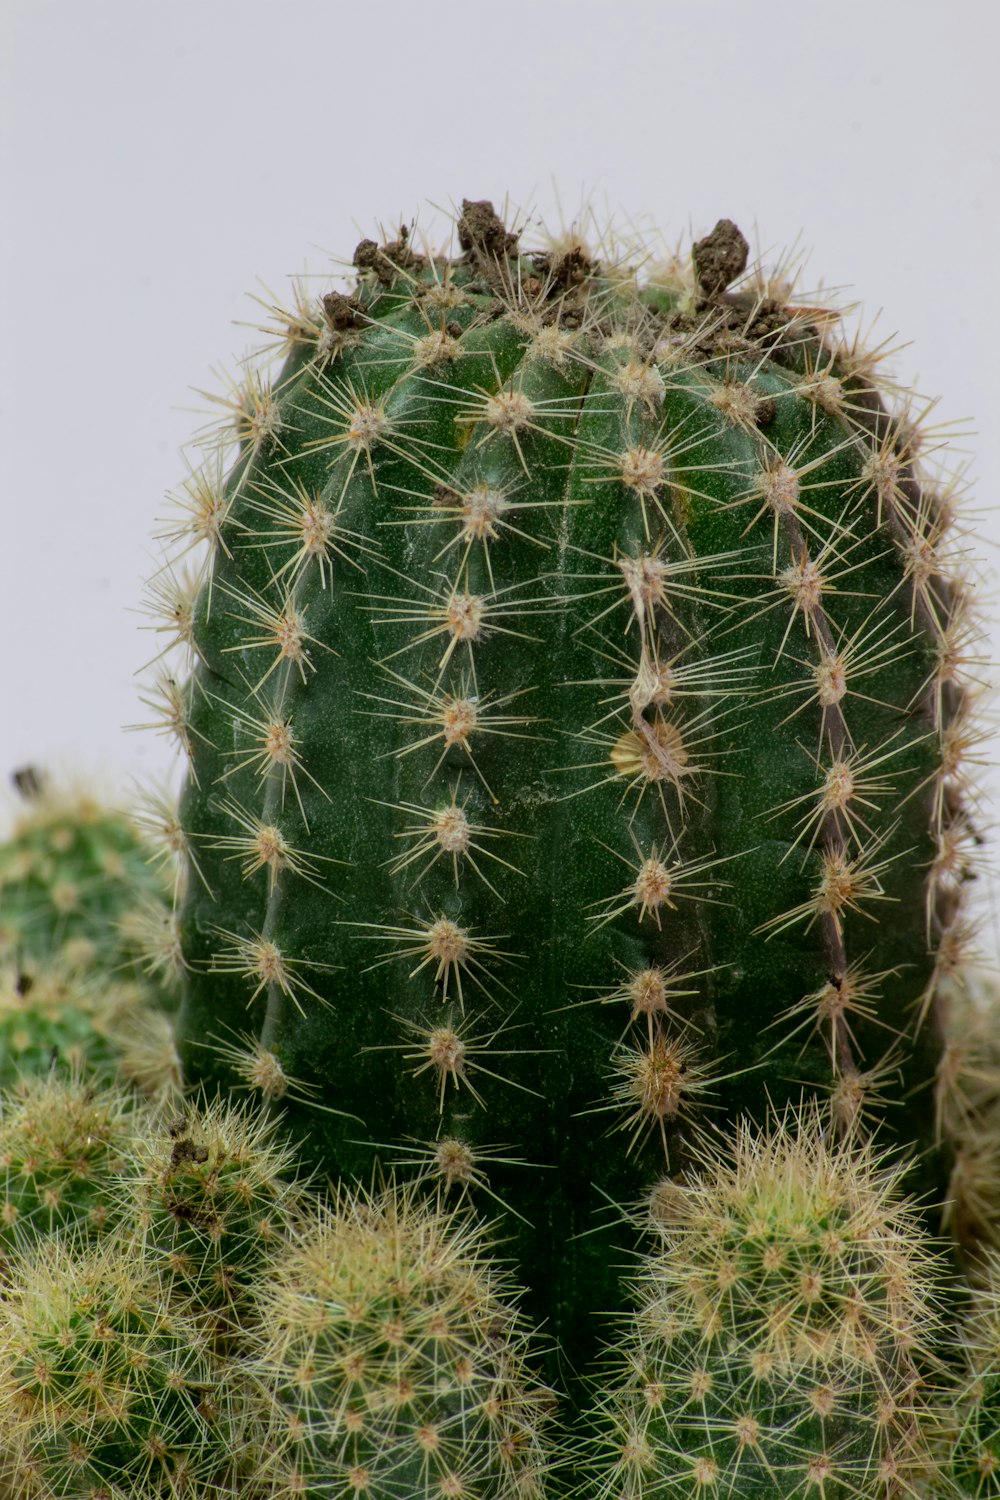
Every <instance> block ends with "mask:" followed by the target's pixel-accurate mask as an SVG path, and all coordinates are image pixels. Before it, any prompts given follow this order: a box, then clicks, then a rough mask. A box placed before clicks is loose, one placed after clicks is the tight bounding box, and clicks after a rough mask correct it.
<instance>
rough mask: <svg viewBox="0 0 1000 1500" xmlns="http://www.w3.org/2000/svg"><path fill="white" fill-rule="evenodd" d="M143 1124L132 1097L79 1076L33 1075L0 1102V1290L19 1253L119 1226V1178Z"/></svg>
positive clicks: (93, 1235)
mask: <svg viewBox="0 0 1000 1500" xmlns="http://www.w3.org/2000/svg"><path fill="white" fill-rule="evenodd" d="M140 1119H141V1109H140V1107H139V1106H138V1105H137V1102H136V1099H135V1096H134V1095H133V1094H132V1093H131V1092H130V1091H129V1090H127V1089H124V1088H121V1087H114V1086H111V1087H101V1086H100V1085H99V1084H97V1083H95V1082H93V1081H91V1080H89V1079H86V1078H83V1077H79V1076H77V1077H72V1076H70V1077H63V1076H60V1075H57V1074H54V1073H53V1074H51V1075H50V1076H48V1077H43V1076H38V1077H31V1076H30V1075H29V1076H28V1077H26V1078H24V1079H23V1080H22V1081H21V1083H20V1085H19V1086H18V1088H17V1089H16V1090H11V1091H10V1092H9V1093H7V1094H5V1095H4V1096H2V1097H0V1284H2V1283H3V1281H4V1280H5V1279H7V1274H6V1273H7V1271H8V1261H9V1258H10V1256H11V1254H12V1253H13V1252H15V1251H16V1250H18V1249H20V1248H24V1247H27V1246H30V1245H32V1244H35V1243H37V1242H38V1241H40V1240H43V1239H48V1238H50V1237H51V1236H53V1235H55V1234H67V1233H70V1232H74V1231H75V1232H77V1234H78V1235H79V1236H80V1237H87V1236H89V1237H100V1236H102V1235H105V1234H107V1233H108V1232H109V1231H110V1230H111V1229H113V1228H114V1227H116V1226H117V1224H118V1223H119V1221H120V1218H121V1209H120V1198H121V1192H120V1176H121V1172H122V1169H123V1166H124V1162H125V1159H126V1155H127V1152H128V1150H129V1148H130V1146H131V1144H132V1138H133V1135H134V1133H135V1131H136V1130H137V1129H138V1128H140V1124H139V1122H140Z"/></svg>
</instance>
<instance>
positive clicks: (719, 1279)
mask: <svg viewBox="0 0 1000 1500" xmlns="http://www.w3.org/2000/svg"><path fill="white" fill-rule="evenodd" d="M899 1179H900V1170H899V1168H898V1167H896V1168H892V1167H888V1166H887V1165H886V1164H885V1162H884V1161H880V1160H879V1159H878V1157H877V1155H876V1154H875V1153H874V1151H873V1150H872V1148H871V1146H870V1144H867V1143H866V1144H861V1145H859V1144H857V1143H856V1142H854V1141H850V1140H848V1141H843V1142H840V1143H832V1142H831V1140H830V1138H829V1136H828V1134H827V1133H826V1132H824V1129H823V1124H822V1121H821V1119H820V1117H819V1116H818V1114H817V1113H816V1112H815V1110H813V1111H806V1112H805V1113H804V1115H801V1116H800V1117H798V1118H795V1117H789V1118H786V1119H783V1120H782V1121H780V1122H777V1123H775V1124H773V1125H772V1126H771V1127H770V1129H769V1130H767V1131H766V1132H761V1131H758V1130H757V1129H756V1127H754V1126H752V1125H750V1124H748V1123H744V1124H743V1125H742V1126H741V1128H740V1130H739V1133H738V1135H737V1138H736V1140H735V1143H734V1149H733V1152H732V1157H731V1159H714V1158H713V1159H710V1158H709V1157H708V1155H707V1153H706V1161H705V1163H704V1166H703V1169H702V1171H701V1172H700V1173H698V1174H696V1175H695V1174H693V1175H692V1177H691V1179H690V1180H689V1181H688V1182H686V1183H685V1184H684V1185H683V1186H679V1185H677V1184H675V1183H673V1182H667V1183H666V1184H664V1186H663V1187H662V1189H661V1190H660V1191H658V1192H654V1195H653V1199H652V1205H651V1206H652V1217H653V1221H654V1223H655V1227H656V1230H657V1233H658V1240H659V1243H658V1245H657V1246H656V1248H655V1249H654V1250H653V1251H652V1253H651V1254H650V1255H648V1256H647V1257H646V1258H645V1259H644V1262H643V1265H642V1270H641V1273H640V1276H639V1277H638V1293H639V1296H638V1302H639V1305H638V1310H637V1312H636V1313H635V1315H634V1318H633V1319H632V1321H631V1323H630V1324H629V1325H627V1326H626V1327H625V1328H623V1329H622V1332H621V1338H620V1341H619V1348H617V1349H616V1350H615V1351H614V1353H613V1355H612V1358H611V1360H610V1363H609V1368H608V1370H607V1372H606V1373H605V1375H604V1377H603V1381H602V1384H603V1387H604V1389H605V1390H606V1391H607V1392H608V1394H607V1396H606V1397H605V1400H604V1402H603V1412H602V1416H603V1419H604V1423H605V1429H604V1432H603V1434H602V1437H603V1446H604V1451H603V1454H602V1456H601V1457H600V1458H597V1459H596V1460H595V1459H594V1457H593V1455H591V1459H590V1464H591V1467H592V1473H591V1478H592V1481H593V1489H592V1491H591V1493H594V1494H597V1495H603V1496H614V1497H616V1500H617V1497H624V1496H628V1497H629V1500H652V1497H654V1496H655V1497H656V1500H673V1497H675V1496H676V1497H678V1500H680V1497H682V1496H684V1497H687V1496H690V1495H692V1494H702V1493H705V1494H713V1495H714V1494H720V1495H737V1494H738V1495H739V1496H741V1497H745V1500H750V1497H755V1496H760V1497H761V1500H765V1497H766V1500H781V1497H783V1496H788V1497H791V1496H793V1495H794V1496H798V1495H804V1494H811V1493H814V1492H815V1493H817V1494H820V1495H823V1496H824V1497H825V1500H841V1497H843V1500H847V1497H854V1496H865V1497H871V1500H875V1497H882V1496H884V1497H889V1496H895V1495H911V1494H917V1493H919V1494H926V1493H929V1491H928V1490H927V1488H926V1486H927V1485H928V1484H929V1483H932V1482H935V1483H938V1484H940V1483H941V1479H942V1475H941V1462H940V1451H939V1447H940V1439H941V1433H942V1430H943V1416H944V1412H945V1405H944V1403H943V1401H942V1395H941V1390H942V1387H941V1385H940V1383H939V1381H938V1376H939V1371H938V1369H936V1367H935V1363H936V1362H935V1359H934V1355H933V1352H932V1351H933V1350H934V1348H935V1346H940V1341H941V1330H940V1319H939V1314H938V1311H937V1308H936V1306H935V1303H936V1300H937V1298H938V1297H939V1296H940V1293H941V1288H942V1284H943V1282H942V1274H941V1273H942V1267H941V1265H940V1263H939V1262H938V1260H937V1259H936V1257H935V1256H934V1254H933V1253H932V1252H931V1250H930V1248H929V1247H928V1245H927V1243H926V1241H925V1237H924V1235H923V1233H922V1231H921V1228H920V1225H919V1221H918V1220H917V1218H916V1215H915V1214H914V1213H913V1211H912V1207H911V1206H910V1205H908V1204H906V1203H905V1202H904V1201H903V1200H902V1198H901V1196H900V1194H899V1191H898V1189H899ZM932 1377H933V1378H932ZM593 1447H594V1448H595V1449H597V1450H598V1451H600V1447H601V1444H600V1442H599V1441H595V1442H594V1444H593Z"/></svg>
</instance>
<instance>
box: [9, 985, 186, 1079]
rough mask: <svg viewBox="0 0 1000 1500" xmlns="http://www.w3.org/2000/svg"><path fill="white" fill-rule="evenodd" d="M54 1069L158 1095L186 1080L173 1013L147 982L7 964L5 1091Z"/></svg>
mask: <svg viewBox="0 0 1000 1500" xmlns="http://www.w3.org/2000/svg"><path fill="white" fill-rule="evenodd" d="M53 1067H59V1068H61V1069H63V1070H64V1071H66V1072H67V1073H69V1074H71V1075H72V1074H80V1073H86V1074H87V1076H88V1077H91V1078H95V1077H100V1078H103V1079H104V1080H106V1081H110V1080H111V1079H113V1078H116V1077H117V1078H119V1079H121V1080H123V1081H125V1082H128V1083H130V1084H133V1085H134V1086H135V1087H136V1088H138V1089H139V1091H140V1092H141V1093H144V1094H146V1095H148V1096H149V1097H151V1098H166V1097H169V1096H170V1094H172V1093H176V1092H177V1090H178V1089H179V1086H180V1064H179V1061H178V1059H177V1053H176V1048H175V1046H174V1038H173V1029H172V1027H171V1024H170V1019H169V1017H168V1016H167V1015H165V1014H164V1013H163V1012H162V1011H161V1010H159V1009H157V1008H155V1007H154V1006H153V1005H152V1004H151V1003H150V997H149V994H148V992H147V991H146V990H145V989H144V988H143V987H141V986H139V985H137V984H135V983H134V982H133V981H128V982H124V983H123V982H122V981H119V980H114V979H109V978H107V977H106V976H104V975H100V974H98V973H96V972H94V971H92V970H83V971H78V970H76V969H74V968H73V967H72V966H70V967H68V968H67V967H65V966H64V965H62V964H58V963H51V962H49V963H45V962H42V963H38V964H32V963H28V964H23V963H18V964H15V965H8V966H6V967H4V966H0V1089H5V1088H13V1087H14V1086H15V1085H16V1084H17V1083H18V1082H19V1080H21V1079H23V1078H26V1077H29V1076H36V1075H38V1074H45V1073H48V1072H49V1071H50V1070H51V1069H52V1068H53Z"/></svg>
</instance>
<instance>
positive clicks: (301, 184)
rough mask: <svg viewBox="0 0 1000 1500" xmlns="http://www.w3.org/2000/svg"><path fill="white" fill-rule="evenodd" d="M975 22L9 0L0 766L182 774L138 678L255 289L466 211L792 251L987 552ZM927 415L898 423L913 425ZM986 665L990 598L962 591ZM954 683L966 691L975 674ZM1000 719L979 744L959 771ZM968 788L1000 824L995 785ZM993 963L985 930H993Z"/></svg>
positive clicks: (794, 3) (891, 8) (985, 84)
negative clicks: (170, 535) (191, 464)
mask: <svg viewBox="0 0 1000 1500" xmlns="http://www.w3.org/2000/svg"><path fill="white" fill-rule="evenodd" d="M998 16H1000V8H998V7H997V6H996V5H995V4H991V3H987V0H948V3H946V4H945V3H941V0H837V3H836V4H835V5H819V4H813V3H810V0H756V3H746V4H744V3H739V0H683V3H679V0H658V3H657V0H606V3H603V0H602V3H597V0H530V3H529V0H489V3H486V0H419V3H416V0H378V3H377V4H372V5H368V6H365V5H357V4H354V5H346V4H340V3H337V0H327V3H308V0H281V3H280V4H274V3H267V4H264V3H261V0H169V3H159V0H0V19H2V43H0V45H2V77H0V99H2V103H0V111H2V166H0V171H2V181H0V223H2V229H0V233H2V261H0V344H2V354H0V370H2V373H0V466H2V468H0V483H2V488H0V508H2V527H0V601H2V630H0V689H2V691H0V775H2V776H3V778H4V779H6V777H7V774H8V772H9V771H10V770H12V769H13V768H14V767H17V766H20V765H22V764H24V763H26V762H32V763H36V764H37V763H41V764H46V763H48V764H55V765H57V766H60V767H64V768H67V767H70V768H77V767H78V768H83V769H89V770H92V771H95V772H100V773H102V774H103V775H104V778H105V781H106V782H108V783H110V784H111V785H114V784H115V783H118V784H122V785H124V784H125V783H126V782H127V781H128V779H129V778H131V777H132V776H137V777H139V778H140V779H148V778H149V777H151V776H157V775H158V776H161V777H162V776H167V777H170V776H173V777H174V779H175V780H176V774H177V771H176V762H175V757H174V754H173V751H172V749H171V746H170V744H169V743H168V741H167V740H166V739H164V738H161V737H157V736H156V735H155V734H150V733H145V734H130V733H126V732H124V730H123V726H124V725H126V724H130V723H134V722H137V721H142V720H143V719H144V718H148V717H149V713H148V710H146V709H145V708H144V706H143V704H142V703H141V701H140V692H141V681H142V678H141V676H138V677H137V676H136V670H137V668H139V667H141V666H142V664H143V663H144V662H146V661H148V660H149V658H150V657H152V656H154V655H155V653H156V651H157V649H158V645H157V638H156V636H155V635H153V634H152V633H150V632H149V631H148V630H146V631H145V632H144V631H143V628H142V627H143V626H144V625H145V626H148V625H149V623H150V622H149V620H148V618H146V617H144V616H143V615H142V613H141V612H140V611H141V603H142V581H143V580H144V579H145V578H146V577H148V576H149V574H150V573H151V572H152V571H153V570H154V569H155V568H156V567H157V566H158V564H159V561H160V559H159V556H158V550H157V544H156V543H155V542H154V541H153V537H154V534H155V532H156V531H157V529H158V525H157V518H158V517H162V516H163V515H164V513H165V511H166V509H167V507H166V505H165V499H164V497H165V495H166V494H167V492H168V491H172V490H176V489H177V488H178V486H179V484H180V483H181V481H182V480H183V478H184V476H185V473H186V472H187V470H186V467H185V462H184V458H183V456H182V451H181V449H182V445H183V444H184V443H186V442H187V441H188V440H189V439H190V437H191V435H192V433H193V432H194V430H195V429H196V428H197V427H198V426H199V425H201V424H202V423H203V422H204V421H205V420H206V413H207V412H208V411H209V410H210V402H209V401H208V400H207V398H206V397H205V396H204V395H200V394H199V393H198V392H199V391H216V392H218V391H221V390H224V389H225V383H226V379H227V377H228V376H229V375H231V374H232V373H233V372H234V371H235V370H236V369H237V366H238V361H239V359H240V358H241V357H243V356H245V355H246V354H247V353H248V352H249V351H250V350H251V349H252V348H253V347H254V345H255V343H256V342H258V341H259V336H257V335H255V334H254V333H253V331H252V330H251V329H250V328H248V327H246V326H244V325H245V324H248V323H253V322H254V321H256V320H257V319H258V318H259V316H260V312H261V310H260V308H259V306H258V305H257V304H255V303H254V302H253V301H252V300H250V299H249V297H248V295H247V294H248V293H256V294H257V295H259V296H262V297H264V298H265V300H267V294H266V293H265V290H264V288H267V289H268V290H269V291H270V293H273V294H274V296H275V297H277V298H278V299H280V300H285V299H287V297H288V295H289V289H290V282H289V277H290V276H291V275H293V274H296V273H302V272H308V273H309V274H310V275H312V276H314V277H315V278H316V279H315V281H314V282H312V283H311V285H314V286H315V287H316V289H317V291H322V290H325V289H326V288H327V287H328V286H329V285H330V284H331V283H330V282H329V281H328V280H325V279H324V278H325V277H327V276H328V275H329V274H332V273H335V271H336V267H335V266H333V264H332V257H334V256H341V257H344V258H346V259H347V260H349V259H350V256H351V253H352V251H353V248H354V245H355V244H356V242H357V240H358V239H359V238H361V237H362V235H368V234H372V235H377V233H378V226H380V225H382V226H385V227H386V228H388V229H394V228H395V226H396V225H397V224H398V223H399V222H400V220H401V219H407V220H409V219H411V218H412V217H413V216H414V214H419V220H420V223H421V224H422V225H423V226H424V227H425V228H427V229H433V226H434V223H435V210H434V208H433V206H432V205H438V206H440V207H443V208H444V209H447V208H448V207H449V206H450V205H454V204H458V203H460V202H461V200H462V198H463V197H470V198H492V199H494V201H495V202H496V203H497V204H498V206H499V205H500V204H501V203H503V202H507V203H508V204H509V205H511V207H513V208H517V209H520V210H522V211H523V212H525V213H527V212H528V211H531V212H533V213H535V214H536V215H538V216H540V217H541V218H542V219H544V220H545V221H546V222H548V223H554V224H558V223H559V221H560V216H561V217H562V220H563V222H566V223H569V222H570V221H572V220H573V219H574V218H575V217H576V216H577V215H578V214H579V212H580V210H581V208H582V206H583V205H585V204H587V203H588V202H589V203H592V204H593V205H594V207H595V210H596V212H597V216H598V218H599V219H601V220H604V219H606V218H607V217H614V218H616V219H617V220H619V221H620V222H621V223H622V224H626V223H628V222H629V221H631V220H640V221H642V222H644V223H649V224H653V225H658V226H659V227H660V229H661V230H662V231H663V233H664V235H665V236H666V238H667V240H668V242H670V243H671V244H672V243H674V242H676V241H677V240H679V239H683V240H684V241H685V242H686V243H690V239H691V237H692V236H694V237H697V236H700V235H702V234H704V233H706V232H707V230H708V229H710V228H711V227H712V225H713V224H714V223H715V221H716V220H717V219H718V218H719V217H729V218H732V219H735V220H736V222H737V223H738V224H739V225H740V226H741V227H742V228H743V229H744V231H745V232H746V233H747V234H748V236H749V237H750V238H751V241H752V243H753V244H754V246H755V248H758V249H759V250H760V252H761V254H762V255H763V258H764V259H765V260H773V259H777V257H778V256H779V255H780V254H781V252H782V250H783V249H784V248H785V247H787V246H791V245H798V247H799V248H800V249H801V250H802V251H803V252H805V253H807V257H808V258H807V260H806V265H805V270H804V273H803V282H804V285H805V286H806V287H809V288H815V287H817V286H823V287H825V288H831V287H839V288H843V293H842V296H843V299H844V300H851V301H854V300H856V301H858V302H860V303H861V304H862V306H863V314H862V315H861V326H862V327H863V328H864V330H865V333H866V336H867V337H868V338H869V340H871V341H874V342H881V341H883V340H885V341H886V342H887V345H888V346H889V347H892V348H894V349H895V352H894V353H893V355H892V357H891V359H890V360H889V361H888V363H887V366H886V368H887V369H888V370H889V371H890V372H891V373H892V374H893V375H894V377H895V378H896V379H898V380H899V381H901V382H902V383H904V384H906V385H913V386H914V388H915V389H916V390H917V391H918V392H920V393H922V394H923V395H924V396H926V397H927V398H928V399H931V398H934V397H938V396H940V398H941V399H940V401H939V403H938V405H937V407H936V408H935V410H934V413H933V416H932V417H931V418H930V422H931V424H932V425H934V426H935V428H939V429H940V430H941V435H944V430H945V429H948V431H949V432H950V435H951V439H952V442H953V443H954V445H955V446H956V448H957V449H958V450H960V452H959V453H958V455H957V461H958V462H960V463H965V464H966V465H967V468H966V470H965V474H964V481H965V482H967V483H968V486H969V489H970V495H969V500H968V507H969V510H968V515H969V529H970V540H969V545H970V547H973V548H974V549H975V551H976V553H977V555H978V556H979V558H980V559H981V561H982V563H983V569H982V571H983V576H984V579H985V580H986V590H985V593H986V594H989V593H990V591H991V588H992V582H993V579H994V577H995V574H996V564H997V559H998V557H1000V552H998V550H997V549H998V543H1000V492H998V489H997V486H996V483H995V478H994V476H996V475H997V473H998V472H1000V425H998V422H997V411H998V404H1000V380H998V377H997V365H998V361H997V357H998V352H1000V348H998V342H1000V341H998V333H1000V319H998V316H997V307H996V298H997V251H998V231H1000V217H998V207H997V205H998V202H1000V116H998V109H997V85H996V59H997V56H998V55H1000V19H998ZM917 409H919V405H918V408H917ZM985 608H986V611H987V613H988V615H989V617H990V626H989V633H988V636H987V640H986V642H985V644H984V647H983V651H982V655H983V657H984V667H983V668H982V670H985V669H986V667H985V663H989V662H991V661H993V660H995V659H996V658H997V655H998V651H1000V599H998V598H988V599H987V600H986V604H985ZM977 670H980V669H978V668H977ZM997 744H1000V730H995V729H993V728H992V727H991V728H990V734H989V739H988V742H987V744H986V745H985V746H984V751H983V756H984V759H985V760H989V761H992V760H993V759H994V751H995V747H996V745H997ZM984 779H985V781H986V783H987V784H988V785H990V786H991V787H992V795H993V796H994V797H995V798H996V800H997V806H998V807H1000V775H998V773H997V772H996V771H995V770H994V769H993V767H992V765H990V766H987V767H985V768H984ZM992 941H993V942H994V943H995V941H996V939H995V934H994V937H993V939H992Z"/></svg>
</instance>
